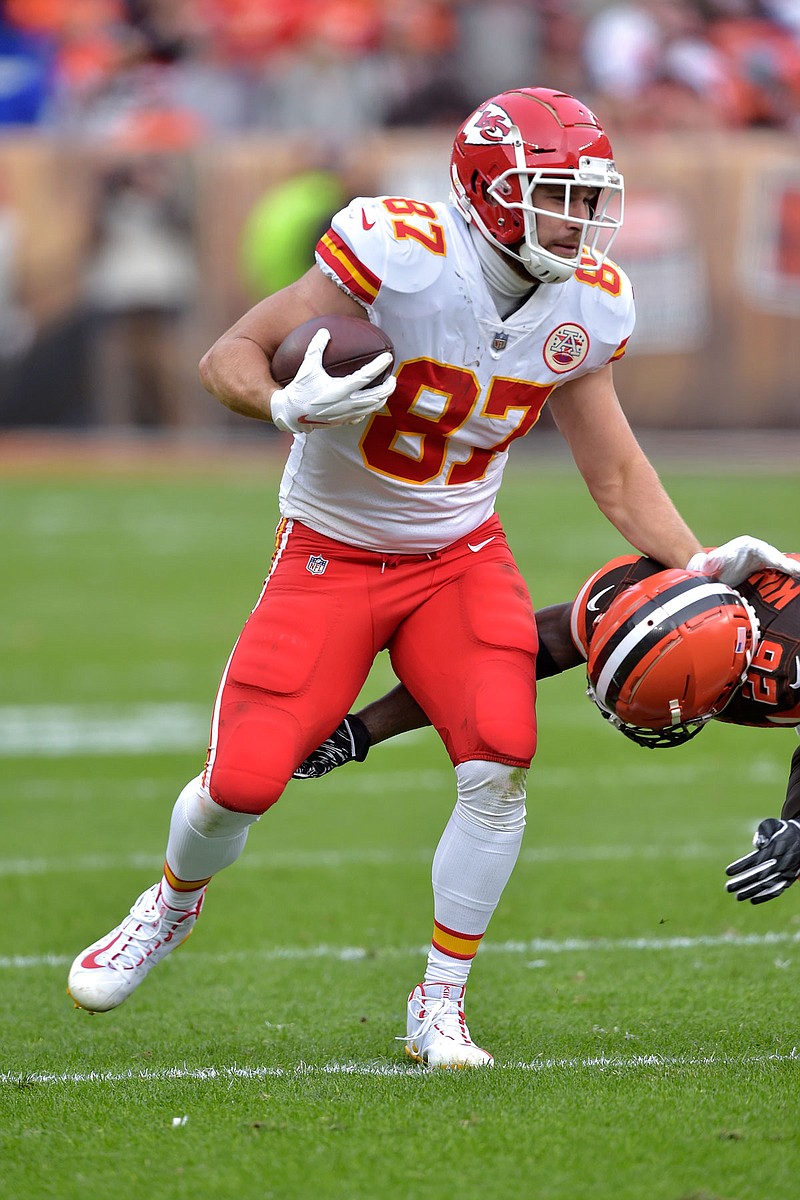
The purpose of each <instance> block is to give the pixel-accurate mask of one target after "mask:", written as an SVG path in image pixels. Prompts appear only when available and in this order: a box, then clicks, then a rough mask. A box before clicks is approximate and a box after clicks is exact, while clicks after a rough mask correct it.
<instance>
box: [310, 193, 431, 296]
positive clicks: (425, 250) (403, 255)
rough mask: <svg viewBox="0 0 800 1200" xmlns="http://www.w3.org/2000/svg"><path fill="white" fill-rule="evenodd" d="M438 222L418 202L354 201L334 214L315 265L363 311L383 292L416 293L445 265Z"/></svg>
mask: <svg viewBox="0 0 800 1200" xmlns="http://www.w3.org/2000/svg"><path fill="white" fill-rule="evenodd" d="M438 218H439V213H438V210H437V206H434V205H428V204H424V203H423V202H422V201H417V200H404V199H401V198H399V197H391V196H378V197H369V198H366V197H357V198H356V199H355V200H353V201H351V203H350V204H349V205H348V206H347V208H344V209H342V210H341V211H340V212H338V213H336V215H335V216H334V218H333V220H332V221H331V225H330V228H329V229H328V230H327V232H326V233H324V234H323V236H322V237H321V238H320V240H319V242H318V243H317V247H316V260H317V265H318V266H319V268H320V270H321V271H322V272H323V274H325V275H327V276H328V277H329V278H330V279H332V280H333V281H334V283H336V284H338V286H339V287H341V288H343V289H344V291H346V292H347V293H348V295H350V296H352V298H353V299H354V300H357V301H358V303H359V304H362V305H363V306H364V307H365V308H367V309H369V308H372V307H373V306H374V305H375V304H376V303H377V302H378V299H379V296H380V294H381V291H382V290H386V291H394V292H418V291H421V290H422V289H423V288H426V287H429V286H430V284H431V283H433V282H434V280H435V279H436V278H437V276H438V275H439V273H440V272H441V269H442V266H443V262H444V253H445V240H444V239H445V232H444V226H443V224H442V223H441V222H440V221H439V219H438ZM439 245H441V253H437V250H438V249H439ZM432 251H433V252H432Z"/></svg>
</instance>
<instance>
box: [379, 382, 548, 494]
mask: <svg viewBox="0 0 800 1200" xmlns="http://www.w3.org/2000/svg"><path fill="white" fill-rule="evenodd" d="M554 386H555V385H554V384H542V383H527V382H524V381H522V380H518V379H504V378H502V377H500V376H496V377H495V378H494V379H492V381H491V383H490V385H489V388H488V391H487V393H486V400H485V402H484V404H483V407H482V408H481V409H480V410H479V411H478V412H477V413H476V418H477V419H481V418H486V419H494V420H503V421H507V422H508V423H509V425H511V423H512V421H514V423H513V427H512V428H510V430H509V432H508V433H507V435H506V436H505V437H503V438H501V439H500V440H499V441H497V442H495V443H494V444H493V445H491V446H489V447H477V446H474V447H473V448H472V450H471V452H470V455H469V457H468V458H467V459H466V460H465V461H464V462H457V463H452V464H451V465H450V467H449V470H448V471H447V476H446V478H445V481H444V482H445V484H449V485H453V484H460V483H470V482H472V481H474V480H477V479H482V478H483V476H484V474H485V473H486V468H487V466H488V465H489V462H490V461H491V459H492V458H493V457H494V455H496V454H500V453H502V452H503V451H504V450H506V449H507V447H508V446H509V445H510V444H511V442H512V441H514V440H515V438H519V437H522V436H523V435H524V434H526V433H527V432H528V430H529V429H530V428H531V427H532V426H533V425H535V424H536V421H537V420H538V418H539V414H540V413H541V411H542V409H543V407H544V404H545V401H546V400H547V397H548V396H549V395H550V392H551V391H552V390H553V387H554ZM423 393H428V394H429V395H430V394H433V395H434V396H436V397H439V398H440V406H439V411H438V412H437V413H436V414H435V415H427V414H426V413H422V412H421V411H419V407H418V406H419V401H420V398H421V396H422V394H423ZM480 395H481V388H480V384H479V383H478V380H477V378H476V377H475V375H474V374H473V372H472V371H469V370H467V369H466V368H465V367H453V366H449V365H447V364H445V363H438V362H434V361H433V360H432V359H429V358H418V359H412V360H411V361H410V362H405V363H403V364H402V366H401V367H400V370H399V371H398V373H397V387H396V388H395V390H394V394H393V395H392V396H390V398H389V400H388V401H387V405H386V407H387V409H388V410H389V411H388V413H383V412H380V413H376V414H375V416H373V417H372V418H371V419H370V422H369V424H368V426H367V428H366V430H365V432H364V435H363V437H362V438H361V442H360V447H361V454H362V457H363V459H364V462H365V463H366V465H367V466H368V467H369V468H370V469H371V470H373V471H377V472H378V473H379V474H381V475H388V476H391V477H392V478H393V479H402V480H405V481H406V482H408V483H417V484H422V483H430V481H431V480H433V479H436V477H437V476H438V475H440V474H441V472H442V471H443V469H444V466H445V462H446V458H447V446H448V438H450V437H452V435H453V434H454V433H455V432H456V430H458V429H460V428H461V427H462V426H463V425H464V424H465V423H466V422H467V421H468V420H469V418H470V417H471V416H472V415H473V412H474V411H475V409H476V407H477V403H478V400H479V398H480ZM514 413H515V414H516V420H514V418H513V417H511V416H510V414H514ZM520 414H521V415H520ZM404 434H405V435H408V437H407V439H406V440H405V441H404V443H403V444H402V445H400V444H399V439H401V438H402V437H403V435H404Z"/></svg>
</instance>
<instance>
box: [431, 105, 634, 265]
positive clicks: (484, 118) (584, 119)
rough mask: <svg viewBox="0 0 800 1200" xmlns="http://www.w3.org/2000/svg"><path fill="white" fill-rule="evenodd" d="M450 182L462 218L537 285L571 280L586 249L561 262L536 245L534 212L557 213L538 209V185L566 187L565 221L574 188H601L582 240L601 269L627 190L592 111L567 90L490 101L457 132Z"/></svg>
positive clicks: (559, 258)
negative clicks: (535, 199) (531, 277)
mask: <svg viewBox="0 0 800 1200" xmlns="http://www.w3.org/2000/svg"><path fill="white" fill-rule="evenodd" d="M450 178H451V185H452V193H451V197H452V200H453V203H454V204H455V206H456V208H457V209H458V210H459V212H460V213H461V215H462V216H463V217H464V219H465V220H466V221H473V222H474V223H475V225H476V226H477V228H478V229H479V230H480V231H481V233H482V234H483V236H484V237H485V238H487V239H488V241H489V242H491V244H492V245H493V246H495V247H496V249H498V250H501V251H502V252H503V253H504V254H507V255H508V256H509V257H511V258H514V259H516V260H517V261H518V262H521V263H522V264H523V266H524V267H525V268H526V270H527V271H528V272H529V273H530V274H531V275H532V276H533V278H534V279H537V280H538V281H539V282H540V283H564V282H566V280H568V279H570V278H571V277H572V275H573V274H574V273H575V270H576V268H577V267H578V266H579V264H580V258H581V254H582V252H583V247H581V248H579V250H578V252H577V254H576V255H575V256H574V257H573V258H561V257H559V255H557V254H552V253H550V252H549V251H547V250H545V249H544V248H543V247H542V246H540V245H539V239H538V236H537V232H536V216H537V213H542V214H543V215H545V216H548V217H552V216H554V215H556V216H557V215H559V214H558V213H556V214H554V213H553V211H552V209H547V208H537V206H536V205H535V204H534V202H533V193H534V189H535V188H536V187H537V186H538V185H539V184H555V185H557V186H558V187H563V188H564V216H565V217H568V216H570V211H569V210H570V193H571V189H572V188H573V187H589V188H596V189H597V200H596V202H595V203H594V205H593V208H592V215H591V217H587V218H583V219H581V224H582V225H583V234H582V239H581V240H582V242H584V243H585V245H586V249H587V250H588V251H589V252H590V253H591V254H592V256H593V257H594V259H595V261H596V263H597V265H598V266H600V265H601V264H602V262H603V259H604V258H605V256H606V254H607V253H608V249H609V247H610V245H611V242H612V241H613V239H614V237H615V235H616V232H617V230H618V229H619V227H620V225H621V224H622V201H623V186H624V185H623V179H622V176H621V175H620V174H619V172H618V171H617V169H616V166H615V165H614V155H613V151H612V149H611V143H610V142H609V140H608V138H607V137H606V135H605V133H604V132H603V129H602V128H601V126H600V124H599V123H598V120H597V117H596V116H595V115H594V113H593V112H591V110H590V109H588V108H587V107H586V106H585V105H584V104H581V102H580V101H579V100H576V99H575V98H574V97H573V96H568V95H566V94H565V93H564V92H554V91H551V90H550V89H549V88H519V89H517V90H516V91H512V92H503V93H502V94H501V95H499V96H494V97H493V98H492V99H491V100H487V101H485V103H483V104H482V105H481V106H480V107H479V108H478V109H476V111H475V112H474V113H473V114H472V115H471V116H470V117H468V118H467V120H466V121H465V122H464V124H463V125H462V126H461V128H460V129H459V131H458V133H457V134H456V138H455V142H454V143H453V153H452V157H451V160H450ZM571 219H572V220H574V219H575V218H574V217H571Z"/></svg>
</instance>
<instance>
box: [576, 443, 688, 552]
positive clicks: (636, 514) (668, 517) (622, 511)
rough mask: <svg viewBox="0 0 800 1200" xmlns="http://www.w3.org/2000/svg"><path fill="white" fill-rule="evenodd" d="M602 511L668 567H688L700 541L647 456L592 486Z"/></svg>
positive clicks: (636, 458) (644, 550) (642, 548)
mask: <svg viewBox="0 0 800 1200" xmlns="http://www.w3.org/2000/svg"><path fill="white" fill-rule="evenodd" d="M589 490H590V491H591V493H592V496H593V498H594V500H595V503H596V504H597V506H598V508H599V509H600V511H601V512H602V513H603V514H604V515H605V516H606V517H607V518H608V520H609V521H610V522H611V523H612V525H614V526H615V527H616V529H618V530H619V532H620V533H621V534H622V536H623V537H624V538H626V539H627V540H628V541H629V542H630V544H631V545H632V546H634V547H635V548H636V549H637V550H639V551H640V552H641V553H642V554H645V555H648V556H649V557H650V558H654V559H656V561H657V562H660V563H663V564H664V565H665V566H667V567H685V566H686V564H687V563H688V562H689V559H690V558H691V557H692V555H693V554H696V553H697V551H698V550H699V549H700V544H699V542H698V540H697V538H696V537H695V535H694V533H693V532H692V530H691V529H690V528H689V527H688V525H687V524H686V522H685V521H684V520H683V518H682V517H681V516H680V514H679V513H678V511H677V510H676V508H675V506H674V504H673V503H672V501H671V500H670V498H669V496H668V495H667V493H666V491H665V490H664V487H663V485H662V483H661V481H660V479H659V478H658V475H657V474H656V472H655V470H654V468H653V467H652V465H651V464H650V463H649V462H648V461H647V459H646V458H644V456H642V457H641V458H639V457H638V456H637V457H635V458H634V459H632V460H631V461H630V462H629V463H628V464H626V467H625V468H624V470H623V471H622V472H621V473H620V475H619V476H618V477H616V478H613V479H606V480H603V482H602V483H601V484H600V485H597V486H592V485H590V486H589Z"/></svg>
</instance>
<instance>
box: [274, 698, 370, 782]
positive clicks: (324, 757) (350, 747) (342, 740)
mask: <svg viewBox="0 0 800 1200" xmlns="http://www.w3.org/2000/svg"><path fill="white" fill-rule="evenodd" d="M371 745H372V739H371V737H370V736H369V733H368V731H367V727H366V725H365V724H364V722H363V721H362V720H360V719H359V718H358V717H354V716H353V715H352V714H348V715H347V716H346V717H345V719H344V720H343V721H342V722H341V724H340V725H337V726H336V728H335V729H334V731H333V733H332V734H331V735H330V737H327V738H326V739H325V741H324V742H323V743H322V745H321V746H317V748H316V750H312V751H311V753H310V754H309V756H308V758H306V759H304V760H303V762H301V763H300V766H299V767H298V768H297V770H296V771H295V772H294V774H293V775H292V779H321V778H322V776H323V775H327V774H328V772H329V771H332V770H333V769H334V768H335V767H343V766H344V764H345V763H349V762H353V761H354V760H355V762H363V761H364V759H365V758H366V757H367V751H368V750H369V748H370V746H371Z"/></svg>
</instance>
